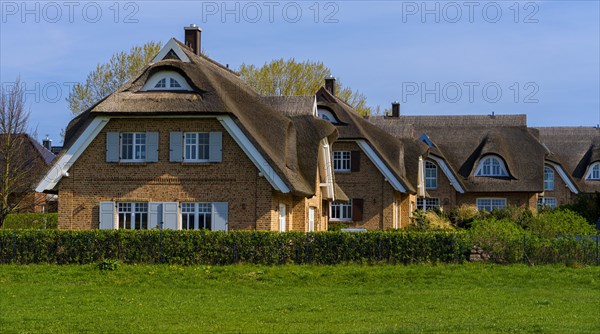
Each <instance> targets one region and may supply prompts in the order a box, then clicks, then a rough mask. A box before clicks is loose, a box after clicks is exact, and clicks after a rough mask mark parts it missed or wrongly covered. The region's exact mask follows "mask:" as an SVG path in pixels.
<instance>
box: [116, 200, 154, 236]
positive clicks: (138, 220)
mask: <svg viewBox="0 0 600 334" xmlns="http://www.w3.org/2000/svg"><path fill="white" fill-rule="evenodd" d="M117 213H118V216H119V228H120V229H126V230H147V229H148V203H117Z"/></svg>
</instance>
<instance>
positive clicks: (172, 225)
mask: <svg viewBox="0 0 600 334" xmlns="http://www.w3.org/2000/svg"><path fill="white" fill-rule="evenodd" d="M178 217H179V210H178V205H177V202H165V203H163V204H162V222H163V228H164V229H170V230H177V229H178V227H179V226H178V225H179V224H178V219H177V218H178Z"/></svg>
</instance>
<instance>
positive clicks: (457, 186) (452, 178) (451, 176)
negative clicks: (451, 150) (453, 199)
mask: <svg viewBox="0 0 600 334" xmlns="http://www.w3.org/2000/svg"><path fill="white" fill-rule="evenodd" d="M428 158H430V159H433V160H435V162H436V163H437V164H438V166H440V168H441V169H442V172H444V174H445V175H446V177H447V178H448V180H450V184H451V185H452V186H453V187H454V189H455V190H456V191H458V192H459V193H461V194H464V193H465V190H464V189H463V187H462V186H461V185H460V183H459V182H458V179H457V178H456V177H455V176H454V174H453V173H452V171H451V170H450V168H449V167H448V164H446V161H444V159H441V158H438V157H436V156H434V155H429V156H428Z"/></svg>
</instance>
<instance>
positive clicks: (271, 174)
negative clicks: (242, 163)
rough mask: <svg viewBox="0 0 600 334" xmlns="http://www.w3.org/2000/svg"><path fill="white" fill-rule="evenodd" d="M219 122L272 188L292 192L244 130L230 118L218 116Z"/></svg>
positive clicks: (285, 192)
mask: <svg viewBox="0 0 600 334" xmlns="http://www.w3.org/2000/svg"><path fill="white" fill-rule="evenodd" d="M217 120H219V122H221V125H223V127H224V128H225V130H227V132H228V133H229V134H230V135H231V137H232V138H233V139H234V140H235V142H236V143H238V145H239V146H240V147H241V148H242V150H243V151H244V153H246V155H247V156H248V158H250V160H252V162H253V163H254V165H255V166H256V168H258V170H260V171H261V173H262V174H263V176H264V177H265V178H266V179H267V181H269V183H270V184H271V186H272V187H273V188H275V190H277V191H279V192H282V193H284V194H287V193H289V192H290V188H288V186H287V185H286V184H285V182H283V180H282V179H281V177H279V175H277V173H275V170H274V169H273V167H271V165H270V164H269V163H268V162H267V160H266V159H265V158H264V157H263V156H262V154H260V152H259V151H258V150H257V149H256V147H254V145H253V144H252V142H251V141H250V139H248V137H246V135H245V134H244V132H243V131H242V129H240V127H238V125H237V124H236V123H235V122H234V121H233V119H232V118H231V117H230V116H217Z"/></svg>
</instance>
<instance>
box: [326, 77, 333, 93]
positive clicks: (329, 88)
mask: <svg viewBox="0 0 600 334" xmlns="http://www.w3.org/2000/svg"><path fill="white" fill-rule="evenodd" d="M325 89H327V91H328V92H329V93H331V95H333V96H335V78H334V77H333V76H331V75H330V76H329V77H328V78H325Z"/></svg>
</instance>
